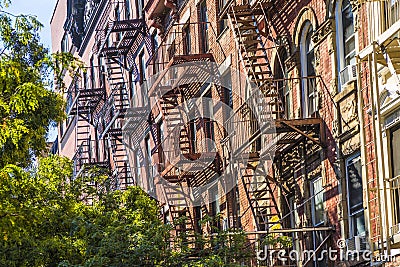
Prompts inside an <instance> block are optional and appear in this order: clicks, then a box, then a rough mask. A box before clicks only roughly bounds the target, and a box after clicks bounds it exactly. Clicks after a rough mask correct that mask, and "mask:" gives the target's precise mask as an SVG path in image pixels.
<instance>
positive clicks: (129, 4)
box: [125, 0, 131, 19]
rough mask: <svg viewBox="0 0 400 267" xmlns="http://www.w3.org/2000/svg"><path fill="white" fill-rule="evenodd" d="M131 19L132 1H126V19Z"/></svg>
mask: <svg viewBox="0 0 400 267" xmlns="http://www.w3.org/2000/svg"><path fill="white" fill-rule="evenodd" d="M130 18H131V1H130V0H125V19H130Z"/></svg>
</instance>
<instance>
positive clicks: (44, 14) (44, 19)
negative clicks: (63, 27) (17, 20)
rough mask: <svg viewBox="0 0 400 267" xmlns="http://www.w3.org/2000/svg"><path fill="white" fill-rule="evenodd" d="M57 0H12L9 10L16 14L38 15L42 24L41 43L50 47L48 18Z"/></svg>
mask: <svg viewBox="0 0 400 267" xmlns="http://www.w3.org/2000/svg"><path fill="white" fill-rule="evenodd" d="M56 3H57V0H12V3H11V7H10V8H9V9H8V11H9V12H11V13H13V14H15V15H17V14H30V15H35V16H37V17H38V19H39V21H40V22H41V23H42V24H43V25H44V28H43V30H42V32H41V38H42V41H43V43H44V44H45V45H46V46H47V47H49V48H50V47H51V33H50V19H51V16H52V15H53V10H54V7H55V6H56Z"/></svg>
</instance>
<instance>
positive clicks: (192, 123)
mask: <svg viewBox="0 0 400 267" xmlns="http://www.w3.org/2000/svg"><path fill="white" fill-rule="evenodd" d="M189 128H190V147H191V152H192V153H196V146H197V129H196V121H195V120H192V121H190V122H189Z"/></svg>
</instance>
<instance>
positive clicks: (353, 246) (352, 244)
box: [346, 236, 368, 252]
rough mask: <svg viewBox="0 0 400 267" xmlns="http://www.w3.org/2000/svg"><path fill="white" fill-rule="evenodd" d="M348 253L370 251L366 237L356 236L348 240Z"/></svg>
mask: <svg viewBox="0 0 400 267" xmlns="http://www.w3.org/2000/svg"><path fill="white" fill-rule="evenodd" d="M346 244H347V250H348V251H357V252H362V251H365V250H367V249H368V243H367V239H366V237H365V236H354V237H352V238H349V239H347V240H346Z"/></svg>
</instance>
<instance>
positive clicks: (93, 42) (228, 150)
mask: <svg viewBox="0 0 400 267" xmlns="http://www.w3.org/2000/svg"><path fill="white" fill-rule="evenodd" d="M399 6H400V3H399V1H398V0H391V1H368V2H364V1H354V0H342V1H334V0H332V1H320V0H307V1H287V0H282V1H250V2H240V1H239V2H235V1H224V0H219V1H205V0H186V1H180V0H178V1H170V0H166V1H160V0H149V1H147V0H135V1H133V0H132V1H131V0H119V1H114V0H86V1H85V0H59V1H58V3H57V6H56V8H55V11H54V14H53V18H52V22H51V26H52V36H53V51H54V52H56V51H62V52H70V53H72V54H73V55H75V56H76V57H79V58H80V59H81V60H82V61H83V62H84V64H85V67H84V68H82V70H81V75H79V76H77V77H70V76H68V75H67V74H66V75H65V83H66V84H67V90H66V92H65V97H66V100H67V110H66V112H67V114H68V119H67V120H66V121H65V122H64V123H63V124H62V125H60V126H59V138H58V142H59V151H60V152H59V153H60V154H61V155H65V156H68V157H70V158H72V159H73V160H74V175H86V174H87V171H88V170H89V169H90V168H91V167H93V166H97V167H98V168H100V169H104V170H106V171H107V173H108V174H109V176H110V184H111V190H119V189H121V190H123V189H124V188H125V187H126V186H129V185H135V184H136V185H140V186H142V187H143V188H144V190H146V191H147V192H148V193H149V195H151V196H153V197H156V198H157V200H158V201H159V204H160V212H161V214H162V216H163V219H164V221H165V222H166V223H172V224H173V225H174V226H175V229H176V233H177V234H179V233H181V232H185V233H188V234H189V236H190V237H193V236H194V235H190V233H194V232H198V233H204V234H207V233H209V232H210V227H207V226H204V227H201V226H199V221H201V219H202V218H204V216H205V215H206V214H207V215H210V216H213V217H216V216H217V214H220V219H219V221H218V222H216V223H215V225H214V226H216V227H219V228H221V229H238V228H239V229H242V230H244V231H245V232H246V233H247V235H248V238H249V244H250V247H251V248H252V249H258V250H260V249H261V248H262V247H263V245H264V243H263V240H264V239H265V238H266V237H267V236H270V237H271V236H272V237H274V238H279V237H283V236H284V237H286V238H287V239H289V240H291V241H290V242H289V243H290V245H287V246H286V247H283V245H282V244H277V245H274V246H272V245H271V246H270V248H272V249H281V248H282V249H284V250H285V251H286V252H289V251H297V252H298V253H299V254H300V255H301V254H303V253H304V252H306V251H312V252H313V253H311V254H308V256H306V257H305V258H301V259H299V260H297V261H296V260H290V259H288V258H286V261H284V260H282V259H278V258H277V257H275V256H274V257H271V258H270V259H268V260H266V261H261V260H260V261H258V264H259V265H261V266H263V265H267V266H338V265H341V266H355V265H360V264H368V263H369V262H370V261H369V260H368V259H364V260H363V259H359V260H354V259H348V258H346V257H345V258H343V257H342V258H340V257H339V256H340V255H341V252H346V251H352V250H357V251H363V250H372V251H373V252H375V254H379V253H381V254H384V253H385V252H386V253H388V252H390V253H392V254H395V253H396V251H397V250H396V249H397V246H398V240H397V239H398V236H397V235H398V232H399V231H398V229H399V227H398V225H399V223H400V222H398V219H399V218H400V215H399V212H398V208H399V195H398V190H399V187H398V181H397V180H398V176H399V175H400V172H399V164H398V162H400V156H399V155H398V152H397V151H399V150H398V149H396V148H397V147H398V146H399V143H400V140H399V138H400V137H399V134H398V132H399V130H398V127H397V126H396V124H397V122H398V117H399V115H398V114H399V112H397V106H398V102H397V100H398V95H396V88H397V90H398V86H399V78H398V75H397V74H398V73H399V69H400V68H399V66H398V63H399V61H398V58H399V50H398V47H399V44H398V38H399V34H398V30H399V23H400V21H399V15H398V14H399V13H400V10H399ZM375 18H376V19H375ZM181 64H187V65H184V66H185V67H182V65H181ZM160 72H161V74H160ZM193 73H194V74H193ZM193 77H195V78H193ZM202 79H203V80H202ZM199 80H201V82H199ZM210 81H212V82H210ZM396 86H397V87H396ZM397 92H398V91H397ZM193 99H212V100H213V101H215V103H214V102H213V101H211V103H210V102H204V101H203V102H202V103H201V104H200V107H201V108H200V109H201V110H203V111H198V110H197V109H196V108H193V106H196V105H197V104H193V103H194V102H193V101H192V100H193ZM221 103H223V104H221ZM196 107H197V106H196ZM197 108H198V107H197ZM192 111H193V114H194V115H193V116H194V117H190V116H192V115H191V114H192V113H191V112H192ZM199 114H200V115H199ZM182 117H184V118H189V119H182ZM260 120H261V121H262V120H264V121H263V123H260ZM210 140H211V141H210ZM244 158H245V160H243V159H244ZM199 159H202V160H204V161H206V162H207V164H206V165H205V166H201V164H200V163H204V161H199ZM199 166H201V167H199ZM216 177H219V178H222V179H217V180H216ZM232 177H233V178H234V179H233V180H234V183H233V185H232V184H230V183H229V182H227V180H229V179H227V178H232ZM215 181H217V182H215ZM221 181H223V182H221ZM165 182H168V183H167V184H166V183H165ZM228 185H229V186H228ZM198 188H203V190H202V191H201V193H199V191H198V190H199V189H198ZM204 188H205V189H204ZM389 199H390V201H389ZM193 202H196V205H193V204H194V203H193ZM197 204H198V205H197ZM182 217H184V218H187V220H186V221H185V222H184V223H179V224H177V223H175V222H176V221H177V219H179V218H182ZM342 240H344V244H346V245H345V247H346V248H343V247H342V246H341V244H343V242H342ZM387 240H391V242H390V245H388V242H387ZM329 248H330V249H334V250H337V252H336V253H335V255H336V257H335V259H332V258H329V257H327V256H326V254H325V255H324V254H321V253H323V251H324V250H325V251H326V249H329ZM314 254H315V256H317V258H322V259H321V260H315V258H314ZM321 255H322V256H321ZM357 255H361V253H358V254H357ZM394 261H395V260H394ZM372 262H373V263H374V264H380V263H379V262H378V261H377V260H373V261H372ZM249 264H250V263H249ZM251 264H253V265H255V264H256V261H251ZM387 265H388V266H397V265H396V264H395V263H394V262H393V263H387Z"/></svg>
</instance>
